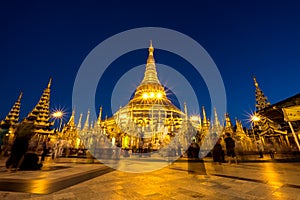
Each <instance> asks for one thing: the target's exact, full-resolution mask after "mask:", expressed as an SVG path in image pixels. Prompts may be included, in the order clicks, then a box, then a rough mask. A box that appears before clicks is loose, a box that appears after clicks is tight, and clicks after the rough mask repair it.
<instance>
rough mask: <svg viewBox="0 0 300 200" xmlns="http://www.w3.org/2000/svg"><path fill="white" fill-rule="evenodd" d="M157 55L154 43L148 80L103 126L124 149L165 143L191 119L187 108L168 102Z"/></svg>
mask: <svg viewBox="0 0 300 200" xmlns="http://www.w3.org/2000/svg"><path fill="white" fill-rule="evenodd" d="M153 54H154V48H153V46H152V42H151V41H150V47H149V55H148V59H147V64H146V69H145V73H144V78H143V80H142V81H141V83H140V85H139V86H138V87H137V88H136V90H135V93H134V96H133V98H132V99H131V100H130V101H129V103H128V104H127V105H125V106H124V107H120V109H119V110H118V111H117V112H116V113H114V115H113V117H111V118H109V119H106V120H105V121H103V122H102V123H101V124H102V127H104V128H105V132H106V134H108V135H109V136H110V137H111V138H114V139H113V140H115V141H116V142H120V143H122V147H123V148H128V147H134V146H136V147H137V146H138V143H139V141H141V140H142V141H143V142H144V143H146V144H147V145H149V143H151V144H152V145H154V144H157V143H165V142H166V140H168V138H170V137H172V136H175V135H176V134H177V132H178V131H179V130H180V129H181V125H182V121H183V120H184V119H186V118H187V113H186V108H185V112H182V111H181V110H180V109H179V108H177V107H176V106H175V105H174V104H173V103H172V102H171V101H170V100H169V99H168V97H167V94H166V90H165V88H164V86H163V85H162V84H161V83H160V81H159V79H158V77H157V71H156V65H155V59H154V55H153ZM124 137H126V138H127V139H126V138H125V139H124Z"/></svg>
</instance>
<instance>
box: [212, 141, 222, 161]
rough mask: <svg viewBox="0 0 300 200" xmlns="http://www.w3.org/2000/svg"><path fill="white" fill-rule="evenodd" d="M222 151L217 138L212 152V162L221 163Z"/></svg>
mask: <svg viewBox="0 0 300 200" xmlns="http://www.w3.org/2000/svg"><path fill="white" fill-rule="evenodd" d="M222 151H223V150H222V145H221V139H220V138H219V139H218V140H217V143H216V144H215V146H214V148H213V152H212V155H213V161H214V162H218V163H219V164H221V163H222Z"/></svg>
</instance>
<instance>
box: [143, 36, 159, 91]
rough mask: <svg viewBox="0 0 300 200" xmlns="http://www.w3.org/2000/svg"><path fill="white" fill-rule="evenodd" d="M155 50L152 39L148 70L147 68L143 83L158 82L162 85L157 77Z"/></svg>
mask: <svg viewBox="0 0 300 200" xmlns="http://www.w3.org/2000/svg"><path fill="white" fill-rule="evenodd" d="M153 52H154V48H153V46H152V41H150V47H149V55H148V59H147V64H146V70H145V74H144V79H143V80H142V83H141V85H144V84H149V83H156V84H159V85H160V82H159V80H158V77H157V72H156V65H155V60H154V56H153Z"/></svg>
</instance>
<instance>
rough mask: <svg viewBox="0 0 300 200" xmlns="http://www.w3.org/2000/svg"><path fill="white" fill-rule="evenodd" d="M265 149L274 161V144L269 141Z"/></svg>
mask: <svg viewBox="0 0 300 200" xmlns="http://www.w3.org/2000/svg"><path fill="white" fill-rule="evenodd" d="M267 148H268V152H269V154H270V157H271V159H272V160H273V159H275V152H276V149H275V146H274V143H273V142H272V141H270V142H269V143H268V145H267Z"/></svg>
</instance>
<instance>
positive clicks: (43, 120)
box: [22, 78, 54, 139]
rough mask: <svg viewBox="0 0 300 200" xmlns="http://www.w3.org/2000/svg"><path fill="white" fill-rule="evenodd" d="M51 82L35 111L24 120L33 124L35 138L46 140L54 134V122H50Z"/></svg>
mask: <svg viewBox="0 0 300 200" xmlns="http://www.w3.org/2000/svg"><path fill="white" fill-rule="evenodd" d="M51 81H52V79H51V78H50V81H49V83H48V86H47V88H46V89H45V90H44V92H43V94H42V96H41V98H40V100H39V101H38V103H37V104H36V106H35V107H34V108H33V110H32V111H31V112H30V113H29V114H28V115H27V117H26V118H24V119H23V121H22V122H24V123H33V126H34V130H33V132H34V134H35V137H37V138H39V139H44V138H46V137H47V136H49V135H52V134H54V131H53V130H52V129H51V127H52V126H53V124H54V122H50V110H49V106H50V87H51Z"/></svg>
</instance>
